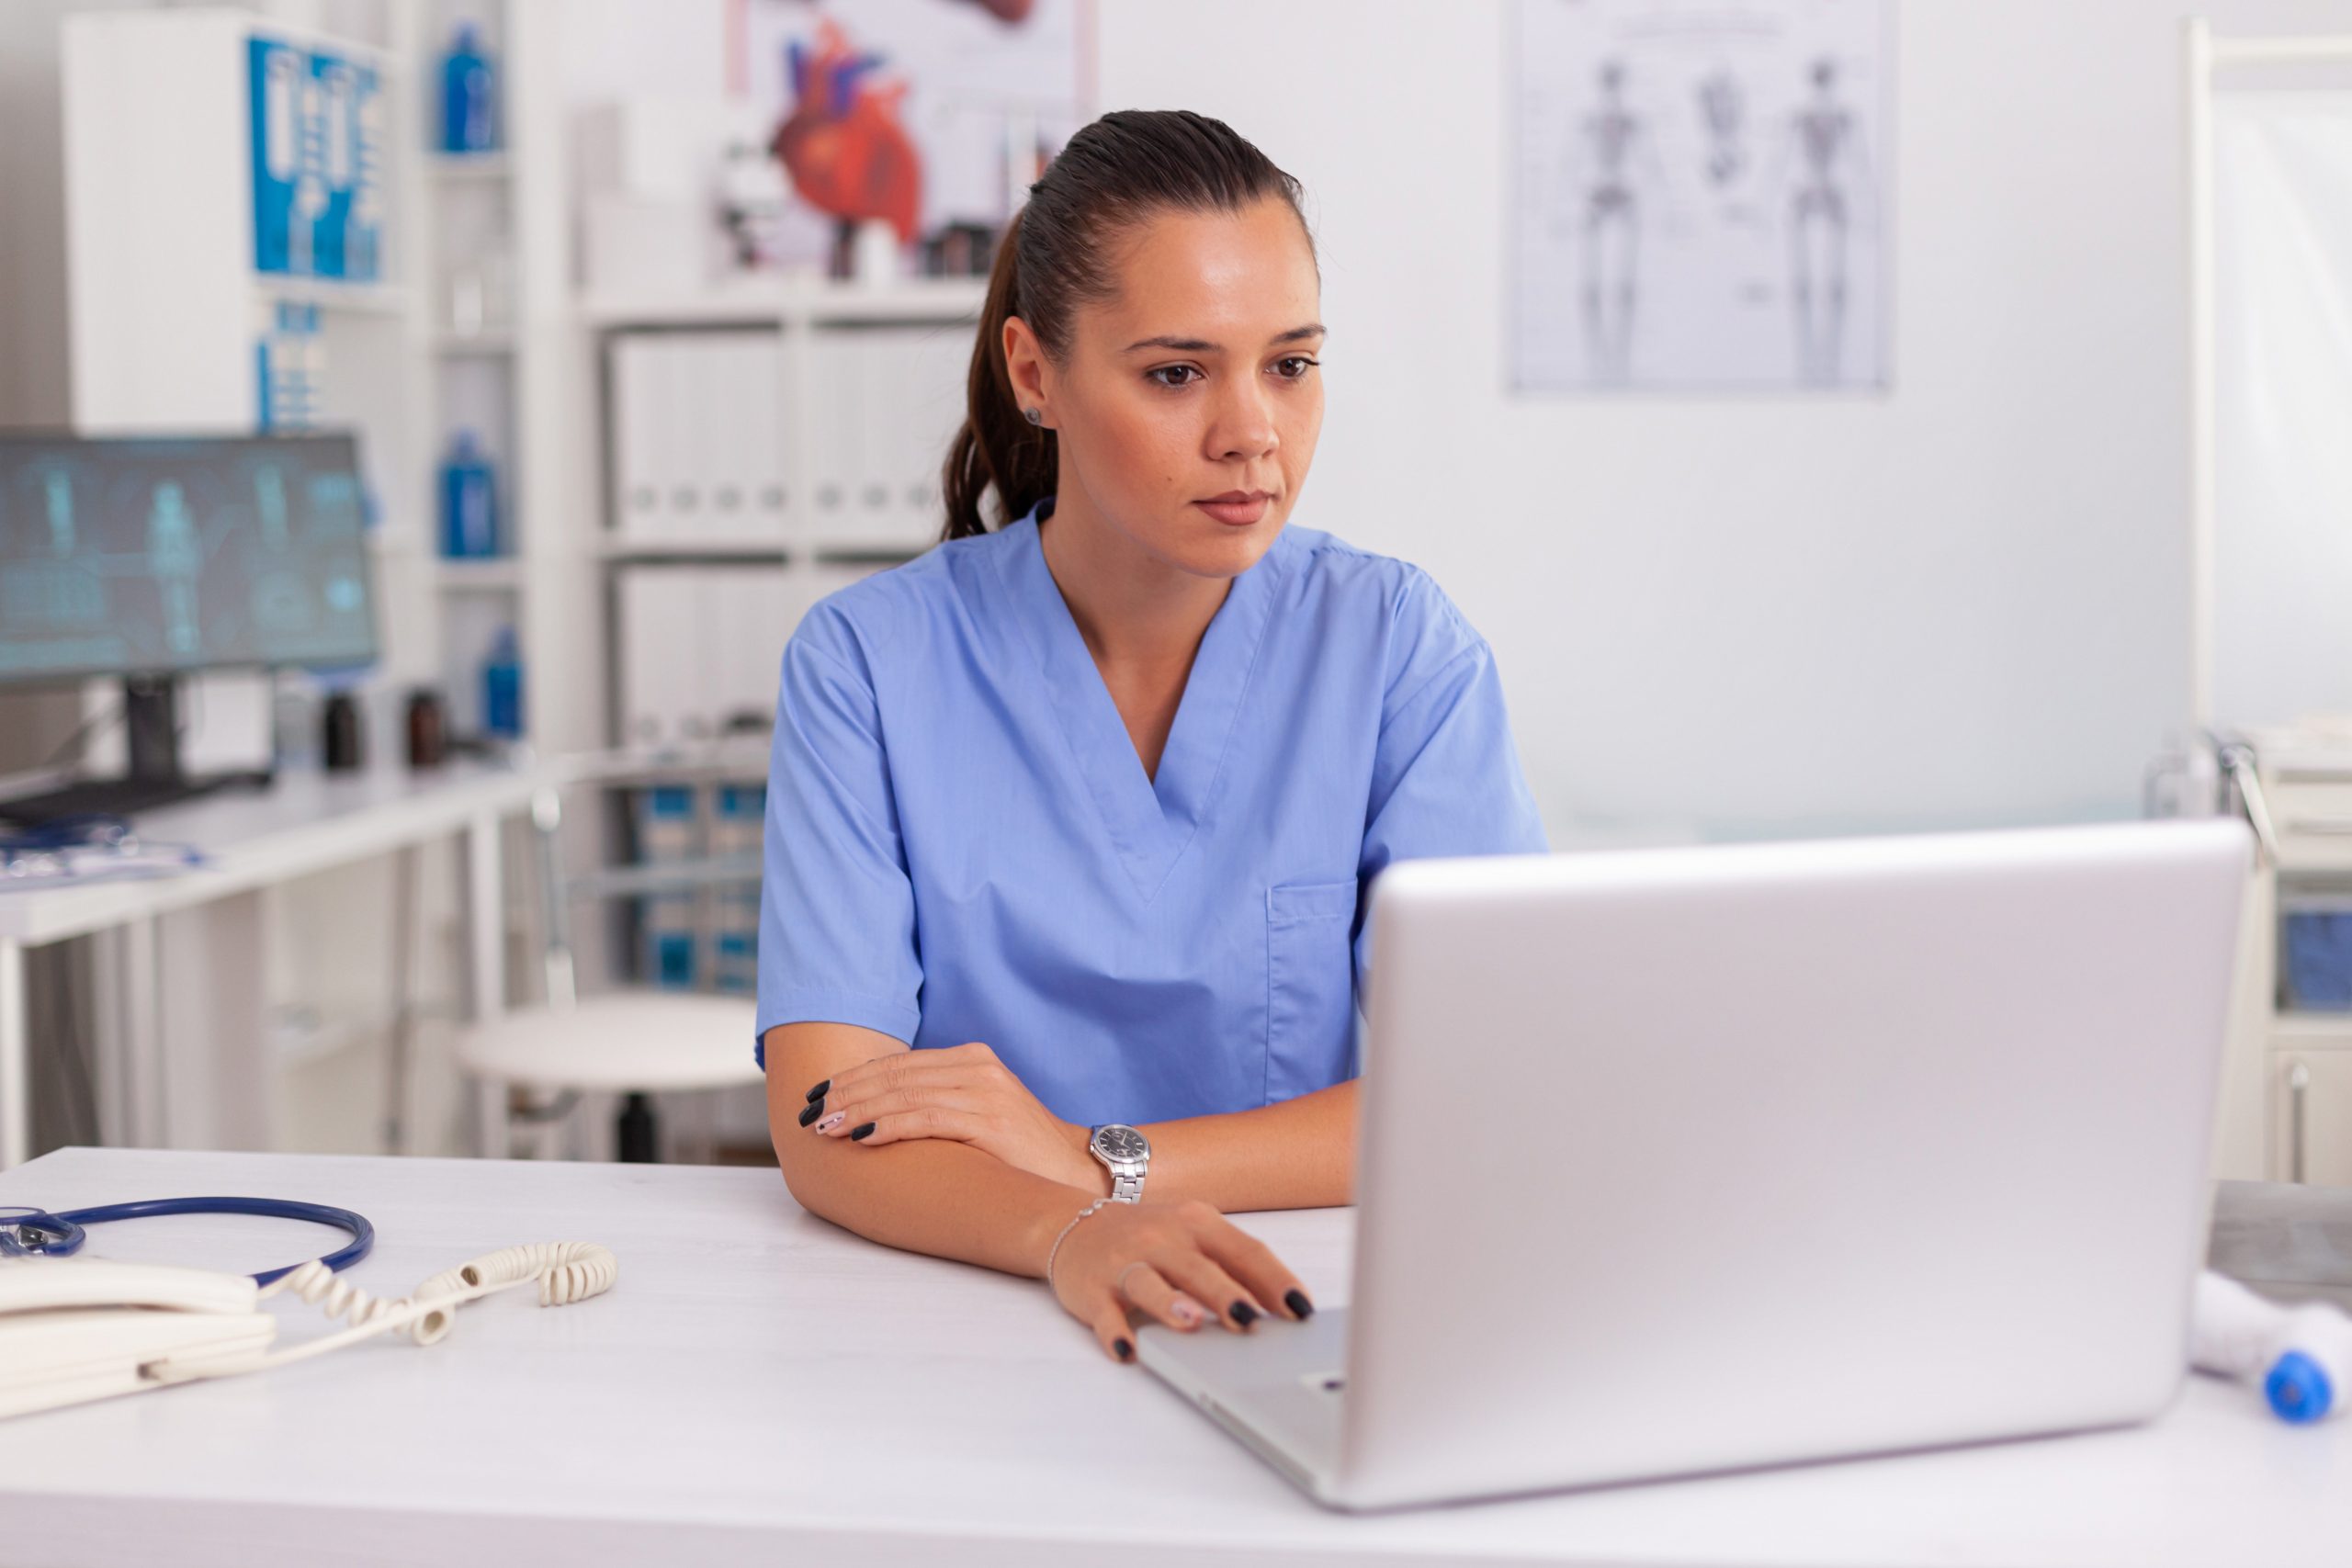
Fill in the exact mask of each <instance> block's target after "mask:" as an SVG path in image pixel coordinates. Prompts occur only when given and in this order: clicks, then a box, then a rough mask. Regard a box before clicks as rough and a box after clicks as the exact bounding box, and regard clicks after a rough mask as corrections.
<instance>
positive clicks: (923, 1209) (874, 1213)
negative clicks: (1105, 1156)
mask: <svg viewBox="0 0 2352 1568" xmlns="http://www.w3.org/2000/svg"><path fill="white" fill-rule="evenodd" d="M791 1132H792V1135H790V1136H782V1137H778V1138H777V1139H776V1156H777V1163H778V1164H779V1165H781V1166H782V1167H783V1168H784V1179H785V1184H786V1186H788V1187H789V1188H791V1189H792V1196H793V1197H794V1198H795V1199H796V1200H797V1201H798V1202H799V1204H800V1206H801V1207H802V1208H804V1209H806V1210H808V1211H809V1213H812V1214H816V1215H818V1216H820V1217H821V1218H823V1219H828V1220H831V1222H832V1223H833V1224H837V1225H840V1226H841V1227H842V1229H844V1230H851V1231H855V1232H856V1233H857V1234H858V1235H862V1236H865V1238H866V1239H868V1240H869V1241H878V1242H880V1243H882V1244H883V1245H884V1246H886V1247H901V1248H903V1249H905V1250H906V1251H909V1252H922V1253H928V1254H929V1255H931V1256H932V1257H933V1258H955V1259H956V1260H957V1261H959V1262H963V1263H977V1264H978V1265H979V1266H980V1267H982V1268H984V1269H1001V1270H1002V1271H1004V1272H1005V1273H1007V1274H1025V1275H1030V1276H1032V1277H1037V1276H1042V1275H1043V1274H1044V1273H1045V1269H1046V1249H1047V1248H1049V1247H1052V1245H1053V1241H1054V1235H1055V1233H1057V1231H1059V1230H1060V1229H1061V1227H1062V1226H1063V1225H1064V1224H1067V1223H1069V1218H1070V1216H1071V1215H1073V1214H1075V1213H1078V1212H1079V1211H1080V1210H1081V1209H1083V1208H1085V1207H1086V1205H1087V1204H1088V1203H1090V1202H1091V1201H1093V1199H1094V1197H1095V1194H1093V1193H1091V1192H1081V1191H1080V1190H1078V1189H1077V1188H1075V1187H1065V1186H1063V1185H1062V1184H1061V1183H1060V1182H1058V1181H1049V1180H1047V1179H1046V1178H1044V1177H1042V1176H1032V1175H1031V1174H1030V1173H1029V1172H1027V1171H1025V1170H1019V1169H1015V1168H1013V1167H1012V1166H1009V1165H1007V1164H1005V1163H1004V1162H1003V1161H1002V1160H1001V1159H998V1158H997V1157H996V1156H993V1155H989V1154H983V1153H982V1152H980V1151H979V1150H978V1149H976V1148H972V1147H970V1146H969V1145H964V1144H956V1143H948V1142H944V1141H943V1140H940V1139H935V1138H922V1139H917V1140H914V1141H912V1142H910V1143H904V1144H893V1145H889V1146H888V1147H887V1148H879V1149H862V1148H859V1147H858V1146H857V1145H854V1144H851V1143H845V1142H839V1141H836V1140H833V1139H830V1138H811V1137H808V1136H806V1135H805V1134H799V1133H798V1132H797V1129H793V1130H791Z"/></svg>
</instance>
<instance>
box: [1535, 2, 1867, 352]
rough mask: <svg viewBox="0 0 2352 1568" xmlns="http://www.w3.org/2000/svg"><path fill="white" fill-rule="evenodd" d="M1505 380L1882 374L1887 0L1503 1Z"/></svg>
mask: <svg viewBox="0 0 2352 1568" xmlns="http://www.w3.org/2000/svg"><path fill="white" fill-rule="evenodd" d="M1513 10H1514V17H1513V19H1514V22H1515V25H1516V37H1515V39H1514V47H1513V51H1512V59H1511V65H1510V73H1511V76H1512V83H1511V85H1512V89H1513V91H1512V100H1511V133H1512V137H1513V141H1514V143H1515V146H1514V152H1515V169H1514V174H1513V178H1512V181H1511V185H1510V191H1511V210H1510V223H1511V225H1512V233H1511V235H1510V239H1509V241H1508V254H1509V256H1510V267H1511V276H1510V280H1509V284H1508V287H1507V289H1506V299H1507V310H1508V312H1509V321H1508V330H1509V331H1510V334H1511V341H1510V353H1509V355H1508V363H1509V365H1510V384H1511V388H1512V389H1513V390H1516V391H1532V392H1540V391H1611V390H1657V391H1677V390H1690V391H1738V390H1764V391H1770V390H1782V389H1788V390H1827V389H1883V388H1885V387H1886V386H1887V385H1888V382H1889V372H1888V358H1887V346H1888V343H1887V340H1888V335H1889V333H1888V321H1887V299H1888V290H1887V279H1886V262H1887V254H1888V249H1889V246H1888V241H1889V237H1890V230H1889V222H1888V214H1889V206H1890V186H1891V181H1890V167H1891V164H1892V150H1893V137H1892V136H1891V134H1890V126H1891V119H1892V101H1891V100H1892V85H1891V74H1892V73H1891V62H1892V61H1893V58H1894V55H1893V50H1892V39H1891V34H1892V31H1893V24H1892V17H1891V15H1890V13H1891V10H1892V5H1891V0H1514V6H1513Z"/></svg>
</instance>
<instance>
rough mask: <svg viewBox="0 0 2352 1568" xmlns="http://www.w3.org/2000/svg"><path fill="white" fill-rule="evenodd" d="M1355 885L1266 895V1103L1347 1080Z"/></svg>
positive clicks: (1298, 886)
mask: <svg viewBox="0 0 2352 1568" xmlns="http://www.w3.org/2000/svg"><path fill="white" fill-rule="evenodd" d="M1355 913H1356V885H1355V883H1354V882H1352V881H1350V882H1311V883H1291V884H1287V885H1285V886H1280V887H1270V888H1268V889H1267V890H1266V1100H1267V1103H1269V1104H1272V1103H1273V1102H1275V1101H1278V1100H1293V1099H1295V1098H1296V1097H1298V1096H1299V1095H1302V1094H1306V1093H1308V1092H1310V1091H1312V1090H1314V1089H1326V1088H1329V1086H1330V1085H1332V1084H1335V1083H1339V1082H1340V1081H1342V1080H1344V1079H1346V1078H1349V1077H1352V1076H1354V1071H1355V1013H1356V1006H1355V954H1354V948H1353V946H1352V943H1351V935H1352V928H1353V926H1354V924H1355Z"/></svg>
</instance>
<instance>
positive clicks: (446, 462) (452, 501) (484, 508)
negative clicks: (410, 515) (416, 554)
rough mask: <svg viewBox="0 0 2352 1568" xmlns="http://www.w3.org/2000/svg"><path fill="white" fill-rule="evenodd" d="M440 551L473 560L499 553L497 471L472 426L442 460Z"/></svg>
mask: <svg viewBox="0 0 2352 1568" xmlns="http://www.w3.org/2000/svg"><path fill="white" fill-rule="evenodd" d="M441 553H442V554H443V555H445V556H447V557H449V558H451V559H453V560H472V559H479V558H483V557H486V556H494V555H496V554H497V553H498V475H497V473H496V472H495V471H494V470H493V469H492V468H491V465H490V457H489V455H488V454H487V453H485V452H483V451H482V449H481V446H478V445H476V443H475V441H474V433H473V432H472V431H470V430H461V431H459V432H458V436H457V439H456V440H454V441H452V442H451V443H450V444H449V455H448V456H447V457H445V458H443V459H442V462H441Z"/></svg>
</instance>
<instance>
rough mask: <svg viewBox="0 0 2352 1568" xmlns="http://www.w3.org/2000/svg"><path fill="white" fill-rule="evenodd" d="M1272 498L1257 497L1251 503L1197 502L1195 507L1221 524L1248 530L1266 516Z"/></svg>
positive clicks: (1194, 503)
mask: <svg viewBox="0 0 2352 1568" xmlns="http://www.w3.org/2000/svg"><path fill="white" fill-rule="evenodd" d="M1273 503H1274V502H1273V498H1272V496H1264V495H1261V496H1257V497H1254V498H1252V499H1251V500H1249V501H1196V502H1193V505H1194V506H1197V507H1199V508H1200V509H1201V510H1202V511H1204V512H1205V513H1208V514H1209V515H1210V516H1212V517H1214V518H1216V520H1217V521H1218V522H1220V523H1225V524H1229V525H1232V526H1233V527H1236V528H1247V527H1248V526H1250V524H1252V523H1255V522H1257V521H1258V520H1259V519H1260V518H1261V517H1263V516H1265V515H1266V508H1268V507H1269V506H1272V504H1273Z"/></svg>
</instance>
